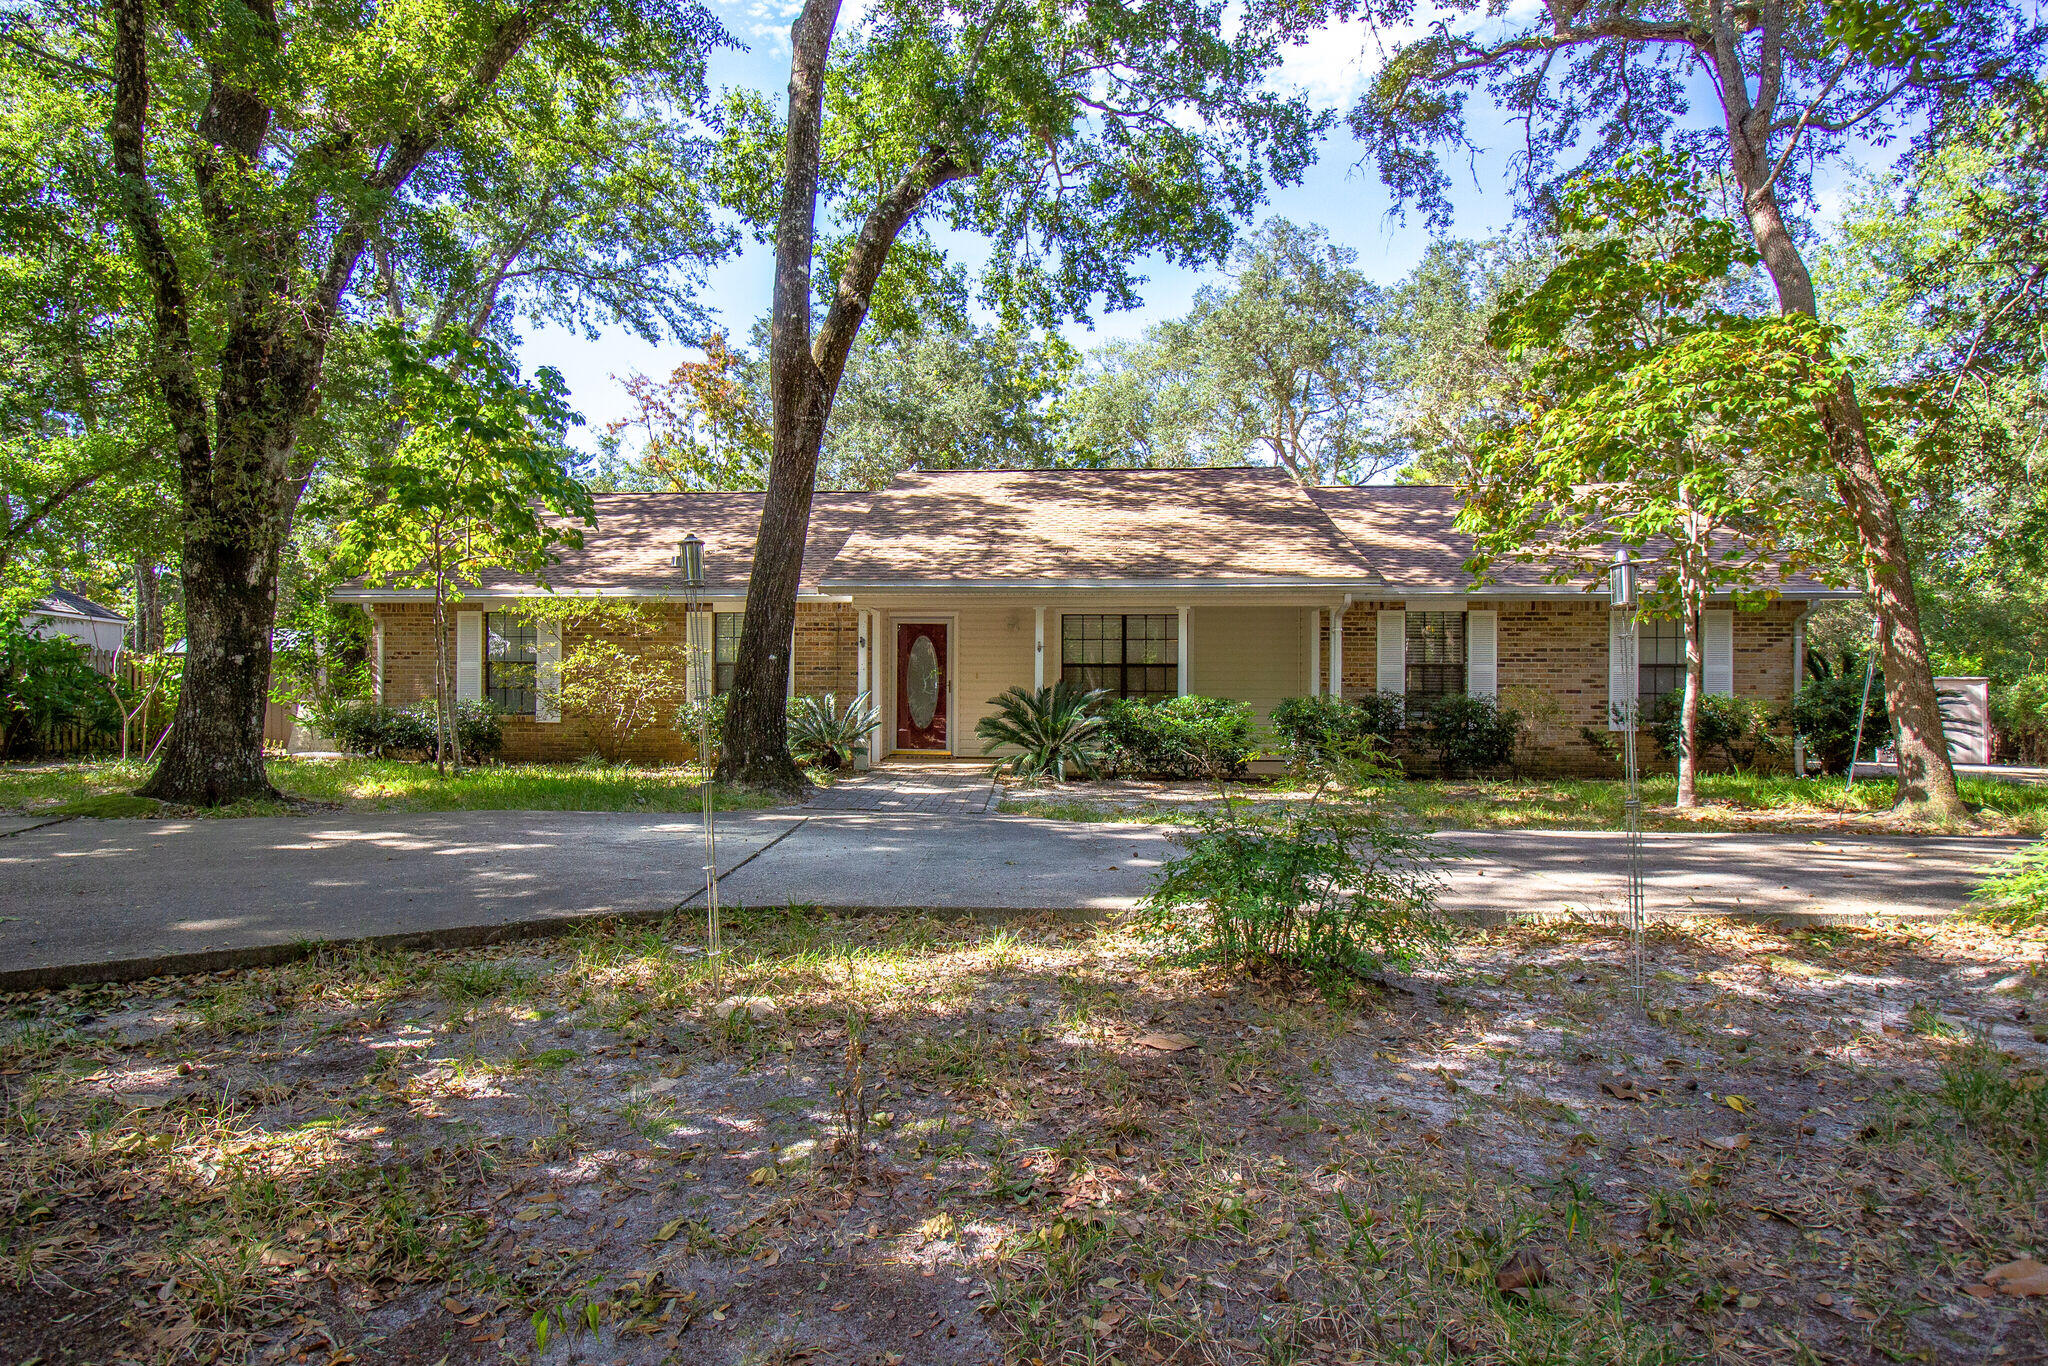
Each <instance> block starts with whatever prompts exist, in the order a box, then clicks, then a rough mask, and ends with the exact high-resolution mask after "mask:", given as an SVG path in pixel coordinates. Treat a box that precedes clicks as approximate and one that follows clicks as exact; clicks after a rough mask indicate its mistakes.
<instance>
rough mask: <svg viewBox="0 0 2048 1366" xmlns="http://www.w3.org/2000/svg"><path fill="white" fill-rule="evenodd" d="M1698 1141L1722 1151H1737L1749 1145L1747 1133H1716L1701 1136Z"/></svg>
mask: <svg viewBox="0 0 2048 1366" xmlns="http://www.w3.org/2000/svg"><path fill="white" fill-rule="evenodd" d="M1700 1142H1702V1143H1704V1144H1706V1145H1707V1146H1708V1147H1709V1148H1719V1149H1720V1150H1721V1151H1722V1152H1724V1153H1739V1152H1741V1151H1742V1150H1743V1149H1744V1148H1747V1147H1748V1146H1749V1135H1748V1134H1716V1135H1714V1136H1713V1137H1711V1138H1706V1137H1702V1138H1701V1139H1700Z"/></svg>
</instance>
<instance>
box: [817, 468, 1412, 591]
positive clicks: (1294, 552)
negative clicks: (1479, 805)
mask: <svg viewBox="0 0 2048 1366" xmlns="http://www.w3.org/2000/svg"><path fill="white" fill-rule="evenodd" d="M1375 578H1376V576H1375V575H1374V573H1373V568H1372V565H1371V564H1370V563H1369V562H1368V561H1367V559H1366V558H1365V557H1364V556H1363V555H1361V554H1360V553H1359V550H1358V547H1356V546H1355V545H1353V544H1352V543H1351V542H1349V541H1347V540H1346V539H1345V538H1344V537H1343V536H1342V535H1340V534H1339V533H1338V531H1337V528H1336V527H1335V526H1333V525H1332V524H1331V522H1330V519H1329V518H1328V517H1327V516H1325V515H1324V514H1323V512H1322V510H1321V509H1320V508H1318V507H1317V506H1316V504H1315V501H1314V500H1313V499H1311V498H1310V497H1309V495H1308V493H1307V491H1305V490H1303V489H1302V488H1300V487H1299V486H1298V485H1296V484H1295V483H1294V482H1293V481H1292V480H1291V479H1289V478H1288V477H1287V475H1286V474H1285V473H1284V472H1282V471H1280V470H1277V469H1254V468H1212V469H1167V470H1154V469H1142V470H1094V469H1087V470H962V471H947V472H922V471H914V472H912V473H909V474H905V475H904V476H902V477H901V478H900V479H898V480H897V481H896V482H895V483H894V484H892V485H891V486H890V487H889V488H888V489H887V490H885V491H884V492H882V493H878V494H876V495H875V498H874V502H873V503H872V504H871V505H870V506H869V508H868V510H867V514H866V515H865V516H864V517H862V518H861V519H860V521H859V523H858V525H857V526H856V527H855V528H854V531H853V534H852V535H851V536H850V537H848V538H847V541H846V545H845V547H844V548H843V549H842V550H841V551H840V552H839V556H838V558H837V559H836V560H834V561H833V563H832V566H831V568H830V569H828V570H827V571H826V572H825V575H824V578H823V580H822V582H823V584H824V586H825V587H826V588H827V589H828V590H838V589H845V588H857V587H863V586H875V585H881V584H931V585H932V586H934V587H948V586H963V585H978V584H988V585H998V584H1017V585H1020V586H1022V585H1027V584H1066V583H1116V584H1145V583H1158V584H1161V585H1167V584H1185V583H1188V582H1190V581H1193V582H1195V583H1201V584H1215V585H1222V584H1232V583H1236V584H1258V583H1286V582H1325V583H1355V582H1359V581H1361V580H1374V579H1375Z"/></svg>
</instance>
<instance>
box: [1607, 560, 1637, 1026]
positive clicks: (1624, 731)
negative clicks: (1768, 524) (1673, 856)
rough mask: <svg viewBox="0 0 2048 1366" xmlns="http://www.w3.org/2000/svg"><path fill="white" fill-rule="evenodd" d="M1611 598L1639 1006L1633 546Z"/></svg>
mask: <svg viewBox="0 0 2048 1366" xmlns="http://www.w3.org/2000/svg"><path fill="white" fill-rule="evenodd" d="M1607 593H1608V602H1609V604H1610V605H1611V606H1612V607H1613V608H1614V610H1616V611H1618V612H1621V613H1623V614H1624V615H1623V617H1622V619H1621V630H1620V631H1619V632H1617V633H1616V641H1615V645H1616V650H1617V652H1618V653H1619V654H1620V656H1621V658H1620V659H1618V660H1617V661H1615V672H1616V673H1617V674H1619V676H1620V678H1621V680H1622V684H1623V686H1622V691H1621V699H1620V703H1619V705H1620V707H1621V717H1620V720H1621V748H1622V764H1623V767H1624V768H1626V770H1627V772H1628V786H1627V789H1626V792H1625V794H1624V796H1623V800H1622V804H1621V809H1622V813H1623V816H1624V824H1625V828H1626V830H1627V834H1626V835H1625V836H1624V840H1625V842H1626V844H1627V849H1628V937H1629V984H1630V985H1631V986H1632V987H1633V988H1634V990H1635V997H1636V1009H1637V1010H1641V1009H1643V920H1644V918H1645V915H1644V909H1643V903H1644V896H1643V787H1642V772H1641V769H1640V768H1639V767H1638V766H1637V763H1636V720H1637V716H1636V713H1637V712H1638V711H1639V710H1641V708H1640V704H1639V701H1638V697H1639V694H1640V692H1641V684H1640V682H1639V681H1638V680H1639V677H1640V673H1641V671H1640V670H1639V669H1638V667H1637V659H1638V657H1639V656H1638V653H1637V647H1638V640H1637V635H1636V606H1637V598H1636V566H1635V561H1634V557H1633V556H1632V555H1631V554H1630V552H1629V549H1628V547H1626V546H1623V547H1622V548H1620V549H1618V550H1616V551H1615V552H1614V566H1613V568H1612V569H1610V570H1609V571H1608V575H1607Z"/></svg>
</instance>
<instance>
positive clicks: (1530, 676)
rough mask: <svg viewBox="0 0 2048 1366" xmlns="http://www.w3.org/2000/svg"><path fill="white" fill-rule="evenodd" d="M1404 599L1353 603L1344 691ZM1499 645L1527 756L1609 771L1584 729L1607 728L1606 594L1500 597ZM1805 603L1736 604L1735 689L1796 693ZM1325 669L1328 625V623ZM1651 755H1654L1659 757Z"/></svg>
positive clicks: (1351, 692) (1352, 688)
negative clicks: (1795, 640) (1524, 726)
mask: <svg viewBox="0 0 2048 1366" xmlns="http://www.w3.org/2000/svg"><path fill="white" fill-rule="evenodd" d="M1401 605H1402V604H1401V603H1399V602H1367V603H1357V604H1354V605H1353V606H1352V608H1351V610H1350V611H1349V612H1347V613H1345V616H1344V695H1345V696H1347V697H1357V696H1360V695H1362V694H1364V693H1369V692H1372V691H1373V690H1374V689H1375V688H1377V687H1378V685H1379V660H1378V641H1379V612H1380V609H1381V608H1399V607H1400V606H1401ZM1494 606H1495V607H1496V609H1497V610H1498V611H1499V613H1500V618H1499V636H1498V641H1497V644H1498V649H1499V657H1500V689H1501V697H1502V700H1504V701H1506V702H1508V703H1509V704H1510V705H1512V706H1514V708H1515V709H1516V710H1517V711H1520V712H1521V713H1522V716H1523V718H1524V720H1525V721H1526V722H1527V723H1528V727H1529V732H1528V738H1527V739H1526V741H1525V742H1524V749H1523V754H1522V756H1521V759H1520V761H1519V762H1520V763H1521V766H1522V767H1523V768H1524V769H1525V770H1526V771H1529V772H1532V773H1549V774H1559V775H1577V776H1587V777H1607V776H1611V775H1612V774H1613V773H1614V771H1615V765H1614V761H1613V760H1612V759H1610V758H1608V757H1607V755H1606V754H1605V752H1604V751H1603V750H1601V749H1600V748H1597V747H1596V746H1595V745H1594V744H1592V743H1591V742H1589V741H1587V740H1586V738H1585V737H1584V735H1583V734H1582V733H1581V732H1582V730H1584V729H1591V730H1593V731H1594V732H1595V733H1596V734H1605V733H1606V731H1607V617H1608V608H1607V605H1606V603H1604V602H1600V601H1584V602H1580V601H1564V602H1502V603H1496V604H1494ZM1802 610H1804V605H1803V604H1801V603H1796V602H1786V601H1778V602H1774V603H1771V604H1770V605H1769V606H1767V607H1765V608H1763V609H1761V610H1759V611H1737V612H1736V614H1735V632H1734V635H1735V695H1736V696H1737V697H1749V698H1759V699H1762V700H1764V701H1767V702H1779V703H1782V702H1788V701H1790V700H1791V697H1792V681H1793V660H1792V627H1793V622H1794V621H1796V620H1797V619H1798V617H1799V614H1800V612H1801V611H1802ZM1322 637H1323V642H1322V647H1321V648H1322V652H1323V653H1322V656H1321V658H1322V660H1323V669H1324V676H1325V677H1328V669H1329V658H1330V656H1329V648H1330V645H1329V629H1328V626H1327V624H1326V625H1325V626H1324V628H1323V631H1322ZM1653 762H1654V761H1653Z"/></svg>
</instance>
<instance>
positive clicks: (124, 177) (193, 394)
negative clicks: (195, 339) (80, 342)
mask: <svg viewBox="0 0 2048 1366" xmlns="http://www.w3.org/2000/svg"><path fill="white" fill-rule="evenodd" d="M111 5H112V9H113V12H114V50H113V57H114V63H113V64H114V101H113V118H112V119H111V121H110V123H109V125H108V134H107V138H108V143H109V146H110V147H111V149H112V153H113V162H114V179H115V183H116V184H117V185H118V186H119V189H120V198H121V207H122V211H123V214H124V216H125V217H126V218H127V220H128V226H129V230H130V231H131V232H132V233H133V234H134V237H135V253H136V256H137V258H138V259H139V262H140V264H141V266H142V272H143V275H144V277H145V278H146V279H148V281H149V285H150V295H151V298H152V300H153V303H154V316H153V318H152V323H153V330H154V332H155V333H156V338H155V339H156V347H155V348H154V349H155V351H156V371H157V384H158V387H159V388H160V389H161V390H162V392H163V397H164V408H165V409H166V411H167V412H168V414H169V416H170V420H171V431H172V433H173V435H174V437H175V439H176V441H177V449H178V470H179V476H180V481H181V483H182V485H183V489H184V494H185V501H186V505H187V506H188V507H196V506H201V505H203V503H204V501H205V498H206V495H207V491H208V486H209V485H210V483H211V479H212V449H211V445H210V443H209V442H208V440H207V428H206V400H205V398H204V397H203V396H202V395H201V393H200V388H199V376H198V369H197V366H196V365H195V363H194V361H193V354H192V326H191V301H190V299H189V298H188V296H187V295H186V293H185V282H184V279H183V278H182V277H181V275H180V274H179V271H178V258H177V255H176V253H175V252H173V251H172V250H171V244H170V240H169V239H168V238H167V237H166V236H165V234H164V229H163V220H162V216H161V206H160V205H159V204H158V202H157V197H156V189H155V187H154V186H152V185H151V184H150V180H149V162H148V159H147V158H146V157H145V155H144V153H143V138H144V131H145V129H147V127H148V125H149V94H150V84H149V0H111Z"/></svg>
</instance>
